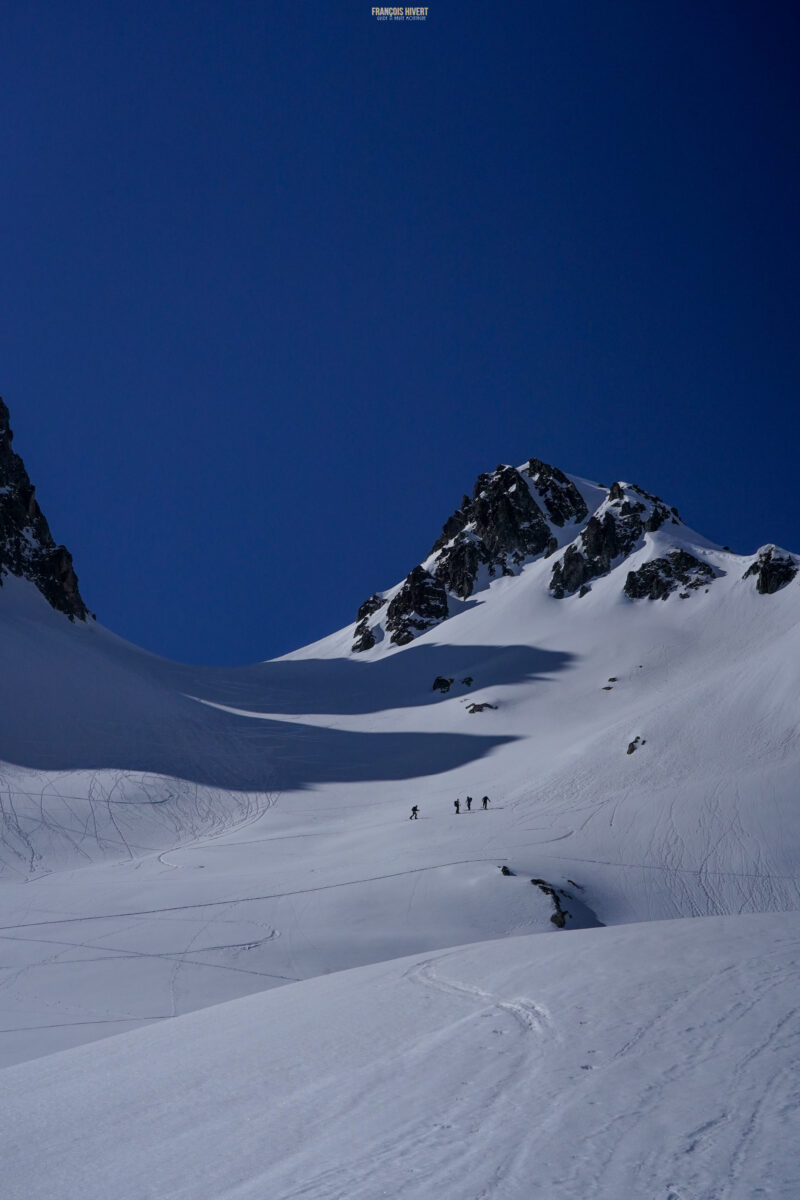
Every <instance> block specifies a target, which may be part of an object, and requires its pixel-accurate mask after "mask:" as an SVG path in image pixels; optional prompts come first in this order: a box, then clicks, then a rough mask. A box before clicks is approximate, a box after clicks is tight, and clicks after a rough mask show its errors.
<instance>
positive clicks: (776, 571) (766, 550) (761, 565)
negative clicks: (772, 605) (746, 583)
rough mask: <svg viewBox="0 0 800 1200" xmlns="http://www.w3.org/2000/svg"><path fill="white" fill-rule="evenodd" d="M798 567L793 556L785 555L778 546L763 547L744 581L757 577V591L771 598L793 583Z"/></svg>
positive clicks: (746, 573)
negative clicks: (752, 576)
mask: <svg viewBox="0 0 800 1200" xmlns="http://www.w3.org/2000/svg"><path fill="white" fill-rule="evenodd" d="M797 571H798V566H797V563H796V562H795V560H794V557H793V556H792V555H791V554H783V553H782V552H781V551H780V550H779V549H778V548H777V546H763V547H762V549H761V550H759V552H758V558H757V559H756V561H755V562H754V563H753V564H752V565H751V566H749V567H748V568H747V570H746V571H745V573H744V575H743V576H742V578H743V579H748V578H749V577H750V576H751V575H755V577H756V590H757V591H758V592H760V593H761V595H762V596H771V595H773V593H775V592H777V591H778V590H779V589H780V588H782V587H785V586H786V584H787V583H791V582H792V580H793V579H794V577H795V575H796V574H797Z"/></svg>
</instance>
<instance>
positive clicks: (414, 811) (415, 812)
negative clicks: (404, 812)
mask: <svg viewBox="0 0 800 1200" xmlns="http://www.w3.org/2000/svg"><path fill="white" fill-rule="evenodd" d="M408 819H409V821H418V820H419V805H418V804H415V805H414V806H413V807H412V809H411V816H410V817H409V818H408Z"/></svg>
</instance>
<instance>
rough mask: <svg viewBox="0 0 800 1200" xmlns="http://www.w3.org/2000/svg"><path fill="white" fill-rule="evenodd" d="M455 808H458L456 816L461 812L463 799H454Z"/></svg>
mask: <svg viewBox="0 0 800 1200" xmlns="http://www.w3.org/2000/svg"><path fill="white" fill-rule="evenodd" d="M453 808H454V809H455V810H456V816H458V814H459V813H460V812H461V801H460V800H454V801H453Z"/></svg>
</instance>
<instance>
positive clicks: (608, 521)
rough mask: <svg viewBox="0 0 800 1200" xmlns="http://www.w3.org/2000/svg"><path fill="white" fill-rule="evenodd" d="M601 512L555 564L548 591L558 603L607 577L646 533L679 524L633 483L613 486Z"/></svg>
mask: <svg viewBox="0 0 800 1200" xmlns="http://www.w3.org/2000/svg"><path fill="white" fill-rule="evenodd" d="M601 507H604V511H602V512H601V511H600V510H598V512H596V513H594V514H593V515H592V516H591V517H590V518H589V520H588V522H587V523H586V526H585V528H584V529H582V530H581V532H580V534H579V535H578V537H577V539H576V541H575V542H573V543H572V544H571V545H570V546H568V547H567V549H566V550H565V552H564V554H563V555H562V557H561V558H560V559H559V560H558V562H556V563H555V565H554V567H553V574H552V576H551V579H550V590H551V591H552V593H553V595H554V596H555V597H556V599H557V600H562V599H563V598H564V596H567V595H572V594H573V593H574V592H581V594H582V595H586V592H585V590H582V589H585V587H586V585H587V584H588V583H589V582H590V581H591V580H592V579H597V578H598V577H599V576H601V575H607V574H608V572H609V571H610V570H611V569H612V567H613V566H614V564H615V562H616V561H617V560H618V559H620V558H623V557H625V555H627V554H630V553H631V551H632V550H634V549H635V547H636V546H637V545H639V544H640V542H641V540H642V538H643V536H644V534H645V533H652V532H654V531H655V530H657V529H660V528H661V526H662V525H663V524H664V523H665V522H666V521H672V522H673V524H676V525H677V524H678V518H677V515H676V514H673V510H672V509H670V508H668V507H667V506H666V504H664V502H663V500H659V498H658V497H657V496H653V495H651V494H650V492H645V491H644V490H643V489H642V488H639V487H636V485H635V484H622V483H612V485H611V487H610V488H609V492H608V501H607V503H606V505H605V506H601Z"/></svg>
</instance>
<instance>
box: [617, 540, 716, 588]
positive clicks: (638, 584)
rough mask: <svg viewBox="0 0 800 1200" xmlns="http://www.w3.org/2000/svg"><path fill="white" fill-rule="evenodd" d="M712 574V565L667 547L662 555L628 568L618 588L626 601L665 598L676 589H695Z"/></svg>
mask: <svg viewBox="0 0 800 1200" xmlns="http://www.w3.org/2000/svg"><path fill="white" fill-rule="evenodd" d="M715 577H716V576H715V572H714V568H713V567H710V566H709V564H708V563H704V562H701V561H700V559H699V558H695V556H694V555H693V554H689V552H688V550H671V551H670V552H669V554H667V555H666V556H665V557H664V558H653V559H651V560H650V562H646V563H644V564H643V565H642V566H641V567H639V570H638V571H629V572H628V578H627V579H626V580H625V587H624V588H623V589H622V590H623V591H624V593H625V595H626V596H627V597H628V599H629V600H644V599H649V600H666V598H667V596H669V594H670V593H671V592H675V591H677V590H678V588H681V587H682V588H684V589H686V590H687V591H688V590H696V589H697V588H702V587H705V586H706V585H707V584H708V583H710V582H711V580H712V579H714V578H715Z"/></svg>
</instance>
